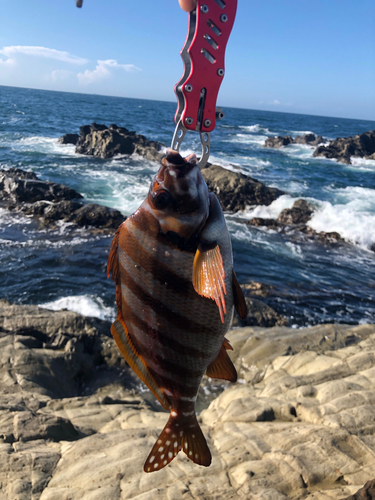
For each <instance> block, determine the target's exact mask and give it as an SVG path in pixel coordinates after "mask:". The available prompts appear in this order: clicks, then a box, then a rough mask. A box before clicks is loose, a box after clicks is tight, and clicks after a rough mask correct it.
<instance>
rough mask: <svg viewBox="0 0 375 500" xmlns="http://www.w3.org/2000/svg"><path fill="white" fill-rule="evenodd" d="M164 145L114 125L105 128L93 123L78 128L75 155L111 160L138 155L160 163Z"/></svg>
mask: <svg viewBox="0 0 375 500" xmlns="http://www.w3.org/2000/svg"><path fill="white" fill-rule="evenodd" d="M163 148H164V145H163V144H161V143H159V142H156V141H150V140H149V139H146V137H144V136H143V135H138V134H136V133H135V132H132V131H129V130H128V129H126V128H125V127H118V126H117V125H115V124H112V125H110V127H107V126H106V125H101V124H97V123H93V124H92V125H84V126H82V127H80V135H79V139H78V141H77V145H76V153H79V154H84V155H92V156H98V157H100V158H112V157H113V156H116V155H124V154H125V155H131V154H134V153H136V154H139V155H141V156H144V157H145V158H147V159H149V160H154V161H160V160H161V158H162V156H163V155H162V154H161V152H160V151H161V150H162V149H163Z"/></svg>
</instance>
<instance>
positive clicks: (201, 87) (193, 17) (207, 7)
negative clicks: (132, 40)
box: [174, 0, 237, 132]
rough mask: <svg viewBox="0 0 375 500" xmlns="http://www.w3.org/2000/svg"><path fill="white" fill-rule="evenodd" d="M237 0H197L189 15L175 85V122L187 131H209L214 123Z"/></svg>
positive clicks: (213, 126)
mask: <svg viewBox="0 0 375 500" xmlns="http://www.w3.org/2000/svg"><path fill="white" fill-rule="evenodd" d="M236 10H237V0H197V7H196V9H194V10H193V11H192V12H190V14H189V25H188V33H187V37H186V40H185V44H184V46H183V48H182V50H181V57H182V60H183V62H184V72H183V75H182V77H181V79H180V81H179V82H178V83H177V84H176V85H175V88H174V90H175V94H176V97H177V111H176V114H175V123H176V124H177V123H179V121H180V120H181V123H182V124H183V126H184V127H186V128H187V129H188V130H197V131H199V132H211V131H212V130H213V129H214V128H215V125H216V100H217V95H218V92H219V88H220V85H221V82H222V81H223V77H224V73H225V66H224V57H225V49H226V46H227V42H228V39H229V35H230V33H231V31H232V27H233V23H234V19H235V17H236Z"/></svg>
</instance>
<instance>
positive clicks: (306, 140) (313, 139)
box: [264, 134, 327, 148]
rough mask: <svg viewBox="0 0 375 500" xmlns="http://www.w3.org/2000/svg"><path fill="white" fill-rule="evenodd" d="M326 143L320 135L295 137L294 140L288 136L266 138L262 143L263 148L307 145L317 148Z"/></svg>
mask: <svg viewBox="0 0 375 500" xmlns="http://www.w3.org/2000/svg"><path fill="white" fill-rule="evenodd" d="M325 142H327V141H326V140H325V139H324V138H323V137H322V136H321V135H318V136H315V134H305V135H302V136H301V135H296V136H295V137H294V138H293V137H291V136H290V135H287V136H284V137H282V136H277V137H268V139H266V142H265V143H264V147H265V148H281V147H283V146H288V145H289V144H307V145H309V146H317V145H318V144H322V143H325Z"/></svg>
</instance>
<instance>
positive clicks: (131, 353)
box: [111, 318, 171, 410]
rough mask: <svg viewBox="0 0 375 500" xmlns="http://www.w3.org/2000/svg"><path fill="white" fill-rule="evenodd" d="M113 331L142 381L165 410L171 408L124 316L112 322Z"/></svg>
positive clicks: (118, 343)
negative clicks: (141, 354)
mask: <svg viewBox="0 0 375 500" xmlns="http://www.w3.org/2000/svg"><path fill="white" fill-rule="evenodd" d="M111 333H112V336H113V338H114V339H115V342H116V344H117V347H118V348H119V349H120V351H121V354H122V355H123V356H124V358H125V360H126V361H127V363H128V364H129V366H130V368H132V370H134V372H135V373H136V375H138V377H139V378H140V379H141V380H142V382H144V383H145V384H146V385H147V387H148V388H149V389H150V391H151V392H152V394H153V395H154V396H155V397H156V399H157V400H158V401H159V403H160V404H161V405H162V406H163V408H164V409H165V410H170V408H171V405H170V403H169V401H168V399H167V398H166V396H165V394H164V393H163V391H162V390H161V389H160V387H159V386H158V384H157V383H156V381H155V379H154V377H153V376H152V375H151V374H150V373H149V370H148V368H147V364H146V362H145V361H144V360H143V358H142V357H141V356H140V355H139V354H138V352H137V349H136V348H135V345H134V344H133V342H132V339H131V338H130V335H129V332H128V329H127V328H126V325H125V322H124V320H123V319H122V318H118V319H117V320H116V321H115V322H114V323H113V324H112V326H111Z"/></svg>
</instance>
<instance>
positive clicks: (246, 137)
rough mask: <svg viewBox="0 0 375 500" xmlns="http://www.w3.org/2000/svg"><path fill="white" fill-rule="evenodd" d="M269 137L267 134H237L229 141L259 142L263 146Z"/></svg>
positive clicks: (242, 142) (240, 142)
mask: <svg viewBox="0 0 375 500" xmlns="http://www.w3.org/2000/svg"><path fill="white" fill-rule="evenodd" d="M267 138H268V136H266V135H250V134H236V136H235V137H232V138H231V139H230V140H229V141H228V142H234V143H239V144H259V145H261V146H263V144H264V143H265V141H266V139H267ZM224 142H225V141H224Z"/></svg>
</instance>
